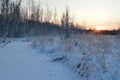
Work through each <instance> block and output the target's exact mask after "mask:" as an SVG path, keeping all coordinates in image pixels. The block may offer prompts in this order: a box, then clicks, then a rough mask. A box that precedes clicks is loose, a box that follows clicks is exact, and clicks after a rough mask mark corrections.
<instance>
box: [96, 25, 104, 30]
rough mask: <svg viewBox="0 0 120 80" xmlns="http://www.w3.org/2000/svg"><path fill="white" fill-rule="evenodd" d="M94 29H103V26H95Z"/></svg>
mask: <svg viewBox="0 0 120 80" xmlns="http://www.w3.org/2000/svg"><path fill="white" fill-rule="evenodd" d="M95 29H96V30H104V26H95Z"/></svg>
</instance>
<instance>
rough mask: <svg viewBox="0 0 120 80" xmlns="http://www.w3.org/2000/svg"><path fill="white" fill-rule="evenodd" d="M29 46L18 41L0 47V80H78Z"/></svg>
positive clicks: (67, 69)
mask: <svg viewBox="0 0 120 80" xmlns="http://www.w3.org/2000/svg"><path fill="white" fill-rule="evenodd" d="M1 44H2V43H1ZM2 45H3V44H2ZM30 45H31V42H26V41H25V40H22V39H18V40H11V42H9V43H8V44H6V45H4V46H0V80H78V79H77V78H76V77H75V74H74V73H73V72H72V71H71V70H70V69H69V68H67V67H66V66H64V65H63V64H61V63H57V62H52V57H50V56H49V55H47V54H42V52H38V50H35V49H33V48H32V47H30ZM40 53H41V54H40Z"/></svg>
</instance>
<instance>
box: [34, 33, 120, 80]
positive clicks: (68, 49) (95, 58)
mask: <svg viewBox="0 0 120 80" xmlns="http://www.w3.org/2000/svg"><path fill="white" fill-rule="evenodd" d="M32 41H33V44H32V46H33V47H35V48H37V49H39V52H43V53H45V54H46V53H48V54H49V55H51V57H52V59H53V61H54V62H61V63H63V64H64V65H65V66H66V67H68V68H69V69H71V70H72V71H73V73H76V75H77V76H78V77H79V80H120V38H119V37H118V36H107V35H91V34H90V35H72V36H71V37H69V38H61V37H51V36H46V37H43V36H41V37H38V36H37V37H33V38H32ZM48 54H47V55H48ZM66 80H67V79H66Z"/></svg>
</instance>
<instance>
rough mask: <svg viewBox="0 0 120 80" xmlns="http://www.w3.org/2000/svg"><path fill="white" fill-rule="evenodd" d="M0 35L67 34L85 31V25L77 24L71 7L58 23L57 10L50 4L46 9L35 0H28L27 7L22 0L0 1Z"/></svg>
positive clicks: (67, 8)
mask: <svg viewBox="0 0 120 80" xmlns="http://www.w3.org/2000/svg"><path fill="white" fill-rule="evenodd" d="M0 3H1V4H0V37H19V36H24V35H27V36H29V35H50V34H51V35H65V36H66V37H68V36H69V35H70V34H71V33H89V32H90V31H91V30H88V31H87V32H85V26H80V25H75V24H74V19H73V18H71V16H70V12H69V7H68V6H66V10H65V12H63V14H62V16H61V21H60V24H58V23H57V17H58V15H57V10H56V9H55V11H54V13H52V12H51V10H50V8H49V6H48V5H47V6H46V9H45V10H44V9H43V8H42V7H41V4H40V3H38V4H37V5H35V1H34V0H28V1H27V5H28V6H27V7H26V6H22V4H23V3H22V0H14V1H13V0H1V1H0Z"/></svg>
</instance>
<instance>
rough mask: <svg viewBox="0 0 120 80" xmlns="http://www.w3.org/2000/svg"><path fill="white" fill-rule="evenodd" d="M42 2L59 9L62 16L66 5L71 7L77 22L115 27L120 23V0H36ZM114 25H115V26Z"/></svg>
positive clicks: (52, 8)
mask: <svg viewBox="0 0 120 80" xmlns="http://www.w3.org/2000/svg"><path fill="white" fill-rule="evenodd" d="M37 1H40V2H41V5H42V7H43V8H45V7H46V5H48V6H49V8H50V9H51V10H52V11H54V9H55V8H56V9H57V13H58V16H59V17H61V14H62V13H63V11H65V8H66V5H68V6H69V8H70V14H71V16H74V17H75V20H76V22H78V23H82V22H85V23H86V24H87V25H94V26H104V27H105V26H106V28H111V26H112V28H115V25H118V24H120V0H36V2H37ZM113 26H114V27H113Z"/></svg>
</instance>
